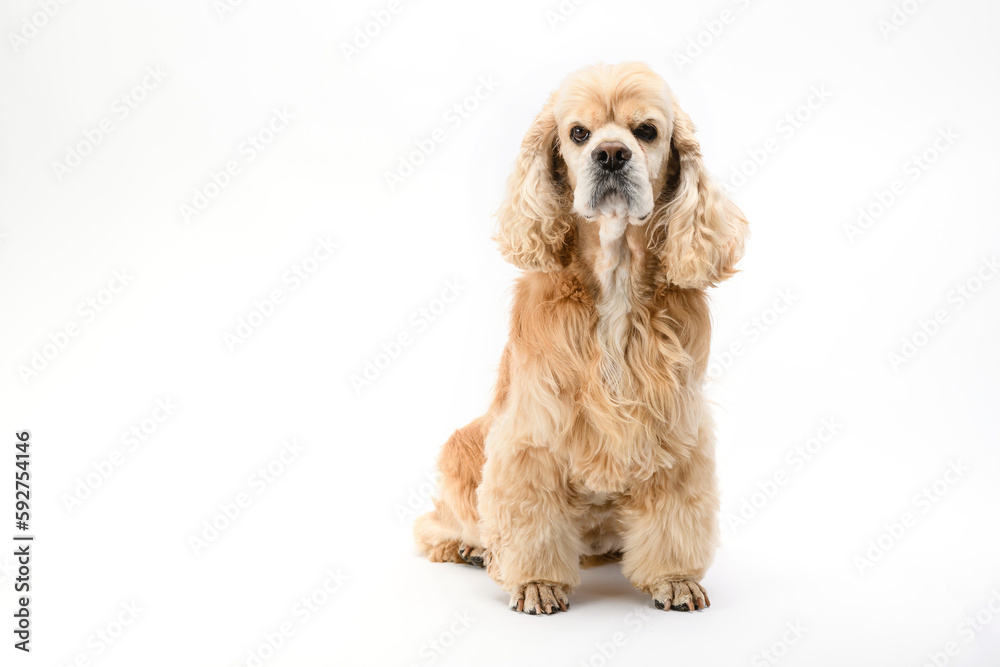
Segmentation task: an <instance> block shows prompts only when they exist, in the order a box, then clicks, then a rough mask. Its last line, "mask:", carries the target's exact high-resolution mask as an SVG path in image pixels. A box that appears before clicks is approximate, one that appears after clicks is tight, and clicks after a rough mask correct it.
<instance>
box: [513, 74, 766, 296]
mask: <svg viewBox="0 0 1000 667" xmlns="http://www.w3.org/2000/svg"><path fill="white" fill-rule="evenodd" d="M577 216H578V217H577ZM608 216H617V217H620V218H625V219H627V221H628V222H629V223H630V224H634V225H650V226H651V229H650V231H651V234H650V239H651V243H653V244H654V245H655V246H656V247H655V248H654V250H655V252H656V253H657V256H658V257H659V258H660V260H661V264H662V266H663V269H664V271H665V272H666V274H667V278H668V279H669V280H670V282H671V283H673V284H675V285H676V286H678V287H682V288H700V287H706V286H708V285H711V284H715V283H717V282H719V281H721V280H725V279H726V278H728V277H729V276H730V275H732V273H733V272H734V268H733V266H734V264H735V263H736V262H737V261H738V260H739V257H740V256H741V254H742V250H743V241H744V237H745V235H746V227H747V224H746V220H745V219H744V218H743V215H742V214H741V213H740V211H739V209H737V208H736V207H735V206H734V205H733V204H732V203H730V202H729V200H728V199H727V198H726V197H725V196H724V194H723V193H722V191H721V190H720V189H719V187H718V186H717V185H716V184H715V183H714V182H712V180H711V179H710V178H709V177H708V174H707V173H706V172H705V169H704V167H703V165H702V161H701V151H700V146H699V144H698V140H697V139H696V138H695V135H694V126H693V125H692V124H691V119H690V118H688V116H687V114H686V113H684V111H683V110H681V108H680V107H679V106H678V105H677V102H676V100H675V99H674V97H673V95H672V94H671V92H670V89H669V88H668V87H667V85H666V83H665V82H664V81H663V79H661V78H660V77H659V76H657V75H656V74H655V73H653V72H652V71H651V70H650V69H649V68H648V67H646V66H645V65H643V64H640V63H626V64H624V65H615V66H607V65H602V66H597V67H591V68H588V69H584V70H580V71H579V72H575V73H574V74H571V75H570V76H569V77H568V78H567V79H566V80H565V82H563V84H562V86H560V88H559V89H558V90H557V91H556V92H555V93H554V94H553V95H552V96H551V97H550V99H549V101H548V103H547V104H546V105H545V108H543V109H542V112H541V113H540V114H539V115H538V117H537V118H536V119H535V122H534V123H533V124H532V126H531V128H530V129H529V130H528V133H527V134H526V135H525V138H524V141H523V143H522V145H521V152H520V154H519V156H518V159H517V163H516V165H515V168H514V172H513V173H512V174H511V176H510V179H509V180H508V184H507V197H506V199H505V201H504V203H503V204H502V205H501V207H500V211H499V213H498V221H499V231H498V234H497V240H498V241H499V243H500V248H501V251H502V252H503V254H504V256H505V257H506V258H507V260H508V261H510V262H511V263H513V264H515V265H517V266H520V267H521V268H524V269H530V270H541V271H551V270H557V269H559V268H561V267H563V266H565V265H566V264H567V262H568V261H569V257H570V253H569V250H570V249H569V248H568V247H567V245H568V243H569V239H570V238H571V237H572V234H571V231H572V229H573V228H574V226H575V225H576V224H577V221H578V220H579V218H583V219H585V220H595V219H600V218H603V217H608Z"/></svg>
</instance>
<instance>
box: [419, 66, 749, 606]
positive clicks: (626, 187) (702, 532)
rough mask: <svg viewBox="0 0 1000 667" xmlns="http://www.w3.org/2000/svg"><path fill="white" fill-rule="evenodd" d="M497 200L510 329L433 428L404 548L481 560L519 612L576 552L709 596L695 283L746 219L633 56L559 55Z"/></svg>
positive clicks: (710, 460)
mask: <svg viewBox="0 0 1000 667" xmlns="http://www.w3.org/2000/svg"><path fill="white" fill-rule="evenodd" d="M498 218H499V232H498V234H497V240H498V241H499V244H500V249H501V251H502V252H503V255H504V257H505V258H506V259H507V260H508V261H510V262H512V263H513V264H515V265H517V266H519V267H521V268H522V269H524V270H525V273H524V275H522V276H521V278H520V279H519V280H518V281H517V285H516V288H515V293H514V301H513V307H512V312H511V323H510V337H509V340H508V342H507V345H506V348H505V350H504V353H503V357H502V358H501V361H500V370H499V380H498V383H497V386H496V390H495V394H494V397H493V401H492V404H491V405H490V408H489V411H488V412H487V413H486V414H485V415H484V416H482V417H480V418H479V419H476V420H475V421H473V422H472V423H471V424H469V425H468V426H465V427H464V428H461V429H459V430H458V431H456V432H455V434H454V435H452V437H451V438H450V439H449V440H448V442H447V443H445V445H444V448H443V450H442V452H441V456H440V459H439V461H438V467H439V470H440V475H441V481H440V487H441V488H440V497H439V498H438V499H437V500H436V501H435V509H434V510H433V511H432V512H430V513H428V514H425V515H424V516H422V517H420V518H419V519H417V522H416V524H415V527H414V532H415V535H416V540H417V544H418V546H419V547H420V549H421V550H422V551H423V552H424V553H425V554H426V555H427V556H428V557H429V558H430V560H432V561H448V562H456V563H457V562H463V561H464V562H469V563H472V564H476V565H485V566H486V568H487V571H488V572H489V574H490V576H491V577H492V578H493V579H494V580H495V581H496V582H497V583H498V584H500V586H501V587H503V589H504V590H506V591H507V592H508V593H510V604H511V608H512V609H516V610H518V611H524V612H528V613H530V614H542V613H544V614H549V613H553V612H555V611H558V610H565V609H567V608H568V607H569V601H568V599H567V594H568V593H569V592H571V591H572V590H573V588H574V587H575V586H576V585H577V584H578V583H579V580H580V575H579V568H580V566H581V564H582V565H585V566H586V565H592V564H596V563H600V562H608V561H617V560H620V561H621V564H622V571H623V572H624V573H625V575H626V576H627V577H628V578H629V580H630V581H631V582H632V583H633V584H634V585H635V586H636V587H637V588H639V589H641V590H643V591H645V592H646V593H648V594H649V595H651V596H652V597H653V601H654V603H655V605H656V606H657V607H658V608H661V609H679V610H683V611H689V610H695V609H702V608H705V607H707V606H709V601H708V596H707V595H706V594H705V589H704V588H703V587H702V585H701V583H700V581H701V579H702V577H703V576H704V575H705V571H706V569H707V568H708V566H709V564H710V562H711V561H712V558H713V555H714V552H715V547H716V540H717V513H718V495H717V492H716V482H715V454H714V441H713V435H712V420H711V416H710V414H709V409H708V405H707V403H706V400H705V398H704V396H703V394H702V382H703V379H704V376H705V367H706V363H707V359H708V351H709V342H710V337H711V324H710V320H709V308H708V298H707V296H706V289H707V288H708V287H710V286H713V285H715V284H716V283H719V282H720V281H723V280H725V279H726V278H728V277H729V276H731V275H732V274H733V273H734V268H733V266H734V264H735V263H736V262H737V261H738V260H739V258H740V256H741V255H742V252H743V241H744V238H745V236H746V233H747V222H746V220H745V219H744V217H743V215H742V213H740V211H739V209H737V208H736V207H735V206H734V205H733V204H731V203H730V202H729V201H728V200H727V199H726V197H725V196H724V195H723V193H722V192H721V190H720V189H719V187H718V186H716V185H715V184H714V183H713V182H712V181H711V180H710V179H709V177H708V174H707V173H706V172H705V169H704V167H703V166H702V161H701V154H700V147H699V145H698V140H697V139H696V138H695V135H694V126H693V125H692V124H691V120H690V119H689V118H688V116H687V114H686V113H684V111H683V110H681V108H680V107H679V106H678V105H677V102H676V100H675V99H674V97H673V95H672V94H671V92H670V90H669V88H668V87H667V85H666V84H665V83H664V82H663V80H662V79H661V78H660V77H658V76H657V75H656V74H654V73H653V72H652V71H650V70H649V69H648V68H647V67H646V66H644V65H641V64H637V63H629V64H625V65H618V66H599V67H593V68H589V69H585V70H582V71H579V72H576V73H575V74H572V75H571V76H570V77H569V78H568V79H567V80H566V81H565V82H564V83H563V85H562V86H561V87H560V88H559V90H558V91H556V93H555V94H553V95H552V97H551V98H550V99H549V101H548V103H547V104H546V105H545V107H544V109H542V112H541V114H539V116H538V118H537V119H536V120H535V122H534V124H533V125H532V126H531V128H530V129H529V130H528V133H527V135H526V136H525V138H524V142H523V143H522V145H521V152H520V155H519V156H518V159H517V164H516V166H515V168H514V173H513V174H511V176H510V179H509V181H508V192H507V197H506V200H505V201H504V203H503V204H502V205H501V207H500V211H499V213H498Z"/></svg>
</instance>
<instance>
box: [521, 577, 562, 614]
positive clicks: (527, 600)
mask: <svg viewBox="0 0 1000 667" xmlns="http://www.w3.org/2000/svg"><path fill="white" fill-rule="evenodd" d="M510 608H511V609H513V610H514V611H521V612H524V613H526V614H531V615H532V616H535V615H536V614H554V613H556V612H557V611H566V610H567V609H569V598H567V597H566V593H565V592H564V591H563V589H562V587H561V586H556V585H554V584H543V583H539V582H531V583H529V584H524V585H523V586H521V587H519V588H518V589H517V591H516V592H515V593H514V594H513V595H511V596H510Z"/></svg>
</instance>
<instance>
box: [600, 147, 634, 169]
mask: <svg viewBox="0 0 1000 667" xmlns="http://www.w3.org/2000/svg"><path fill="white" fill-rule="evenodd" d="M590 157H592V158H593V159H594V162H596V163H597V164H599V165H601V169H604V170H605V171H618V170H619V169H621V168H622V167H624V166H625V163H626V162H628V161H629V159H630V158H631V157H632V151H630V150H629V149H628V147H627V146H626V145H625V144H623V143H622V142H620V141H602V142H601V143H600V144H598V145H597V148H595V149H594V152H592V153H591V154H590Z"/></svg>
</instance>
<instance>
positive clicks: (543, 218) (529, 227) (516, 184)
mask: <svg viewBox="0 0 1000 667" xmlns="http://www.w3.org/2000/svg"><path fill="white" fill-rule="evenodd" d="M554 102H555V95H554V94H553V96H552V97H551V98H549V101H548V103H547V104H546V105H545V108H543V109H542V112H541V113H540V114H538V117H537V118H535V122H534V123H532V125H531V127H530V128H529V129H528V132H527V134H525V135H524V141H522V142H521V151H520V153H518V156H517V161H516V162H515V164H514V171H513V173H511V175H510V177H509V178H508V179H507V194H506V197H505V198H504V201H503V203H502V204H501V205H500V210H499V211H497V223H498V228H497V233H496V235H495V236H494V237H493V238H494V240H496V241H497V242H498V243H499V244H500V252H501V253H502V254H503V256H504V259H506V260H507V261H508V262H510V263H511V264H513V265H515V266H518V267H520V268H522V269H526V270H532V271H553V270H557V269H559V268H562V266H563V258H564V255H565V252H564V250H565V243H566V236H567V234H568V232H569V230H570V220H569V219H568V217H567V216H566V215H564V213H563V207H562V201H561V199H562V197H561V194H560V192H559V189H558V184H557V182H556V179H557V176H556V161H557V160H558V159H559V158H558V150H559V134H558V128H557V126H556V119H555V114H554V113H553V110H552V109H553V106H554Z"/></svg>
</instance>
